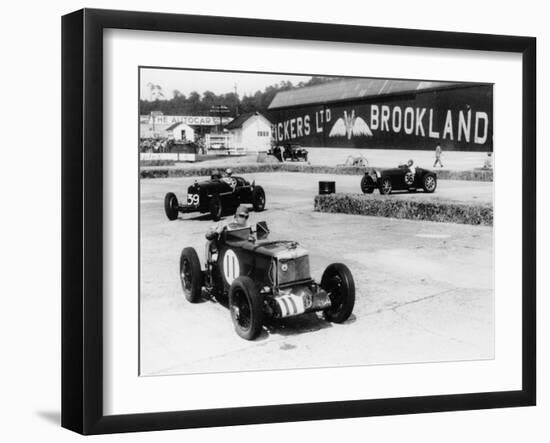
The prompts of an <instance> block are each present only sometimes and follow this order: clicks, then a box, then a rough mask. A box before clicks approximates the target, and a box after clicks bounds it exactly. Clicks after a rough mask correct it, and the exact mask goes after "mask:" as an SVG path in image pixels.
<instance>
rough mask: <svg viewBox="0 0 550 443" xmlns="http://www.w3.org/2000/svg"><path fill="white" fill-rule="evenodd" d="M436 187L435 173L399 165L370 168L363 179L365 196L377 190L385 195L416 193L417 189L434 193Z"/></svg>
mask: <svg viewBox="0 0 550 443" xmlns="http://www.w3.org/2000/svg"><path fill="white" fill-rule="evenodd" d="M436 187H437V175H436V174H435V172H433V171H430V170H428V169H424V168H411V167H410V166H409V165H399V166H398V167H397V168H391V169H374V168H369V170H367V171H366V172H365V174H364V175H363V178H362V179H361V191H362V192H363V193H364V194H372V193H373V192H374V190H375V189H378V190H379V191H380V194H384V195H387V194H390V193H391V192H392V191H409V192H415V191H416V190H417V189H423V190H424V192H429V193H432V192H434V191H435V188H436Z"/></svg>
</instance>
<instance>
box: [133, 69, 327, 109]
mask: <svg viewBox="0 0 550 443" xmlns="http://www.w3.org/2000/svg"><path fill="white" fill-rule="evenodd" d="M335 80H338V78H337V77H311V78H310V79H309V80H308V81H306V82H299V83H298V84H296V85H294V84H292V82H290V81H282V82H280V83H278V84H275V85H271V86H268V87H266V88H265V89H264V90H263V91H256V92H255V93H254V94H253V95H243V96H242V97H240V96H239V95H237V94H235V92H228V93H225V94H219V95H217V94H215V93H213V92H212V91H205V92H203V93H202V95H201V94H199V93H198V92H197V91H193V92H191V93H190V94H189V95H188V96H186V95H185V94H182V93H181V92H180V91H178V90H177V89H176V90H174V91H172V92H171V93H172V98H170V99H167V98H165V94H166V91H163V90H162V87H161V86H160V85H153V84H149V85H148V87H149V88H150V89H151V92H152V94H151V95H152V97H153V98H154V99H153V100H140V102H139V108H140V109H139V113H140V115H148V114H150V113H151V111H161V112H162V113H163V114H164V115H209V114H210V110H211V109H212V107H213V106H226V107H227V108H228V109H229V114H228V116H231V117H236V116H237V115H239V114H244V113H247V112H255V111H258V112H261V113H265V112H266V111H267V107H268V106H269V104H270V103H271V101H272V100H273V98H274V97H275V95H276V94H277V92H280V91H288V90H290V89H297V88H302V87H304V86H313V85H318V84H322V83H328V82H331V81H335Z"/></svg>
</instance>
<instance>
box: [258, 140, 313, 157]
mask: <svg viewBox="0 0 550 443" xmlns="http://www.w3.org/2000/svg"><path fill="white" fill-rule="evenodd" d="M267 154H268V155H273V156H274V157H276V158H277V160H279V161H280V162H282V161H296V162H299V161H305V162H307V156H308V152H307V149H305V148H302V146H301V145H299V144H298V143H287V144H286V145H284V146H280V145H276V146H273V147H272V148H271V149H270V150H269V151H267Z"/></svg>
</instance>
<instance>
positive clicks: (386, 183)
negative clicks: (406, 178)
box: [380, 177, 392, 195]
mask: <svg viewBox="0 0 550 443" xmlns="http://www.w3.org/2000/svg"><path fill="white" fill-rule="evenodd" d="M391 190H392V185H391V180H390V179H389V178H387V177H385V178H383V179H382V180H381V181H380V194H382V195H388V194H390V193H391Z"/></svg>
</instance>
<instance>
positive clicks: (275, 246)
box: [180, 222, 355, 340]
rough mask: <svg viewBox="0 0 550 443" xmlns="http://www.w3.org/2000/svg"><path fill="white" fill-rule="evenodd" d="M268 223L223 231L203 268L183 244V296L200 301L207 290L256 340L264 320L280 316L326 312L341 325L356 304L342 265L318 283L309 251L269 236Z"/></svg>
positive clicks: (239, 327)
mask: <svg viewBox="0 0 550 443" xmlns="http://www.w3.org/2000/svg"><path fill="white" fill-rule="evenodd" d="M268 233H269V229H268V228H267V224H266V223H265V222H260V223H258V224H257V225H256V230H255V232H253V231H252V228H251V227H249V226H247V227H241V228H238V229H232V230H229V229H227V230H224V231H222V232H221V234H219V236H218V237H217V239H216V240H212V241H210V242H208V243H207V251H206V256H207V262H206V264H205V267H204V268H201V265H200V261H199V257H198V255H197V252H196V251H195V249H193V248H190V247H187V248H184V249H183V251H182V253H181V257H180V278H181V284H182V287H183V292H184V294H185V297H186V298H187V300H188V301H190V302H191V303H196V302H198V301H199V300H200V299H201V297H202V296H203V294H204V293H205V292H206V293H207V294H208V295H213V296H214V297H215V298H216V299H218V300H220V301H221V302H222V303H224V301H225V300H227V304H228V307H229V310H230V314H231V319H232V321H233V324H234V327H235V331H236V332H237V334H238V335H239V336H240V337H242V338H244V339H246V340H254V339H255V338H256V337H257V336H258V335H259V334H260V332H261V330H262V327H263V325H264V319H266V318H274V319H280V318H285V317H292V316H297V315H300V314H304V313H307V312H315V311H322V312H323V315H324V317H325V319H326V320H328V321H330V322H334V323H342V322H344V321H345V320H347V319H348V318H349V316H350V315H351V313H352V310H353V307H354V304H355V283H354V280H353V276H352V274H351V272H350V270H349V269H348V268H347V266H346V265H344V264H342V263H333V264H331V265H329V266H328V267H327V268H326V269H325V271H324V273H323V276H322V278H321V283H319V284H318V283H316V282H315V281H314V280H313V279H312V278H311V275H310V272H309V255H308V252H307V251H306V250H305V249H304V248H303V247H301V246H300V245H299V244H298V243H297V242H294V241H286V240H278V241H271V240H267V236H268Z"/></svg>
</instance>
